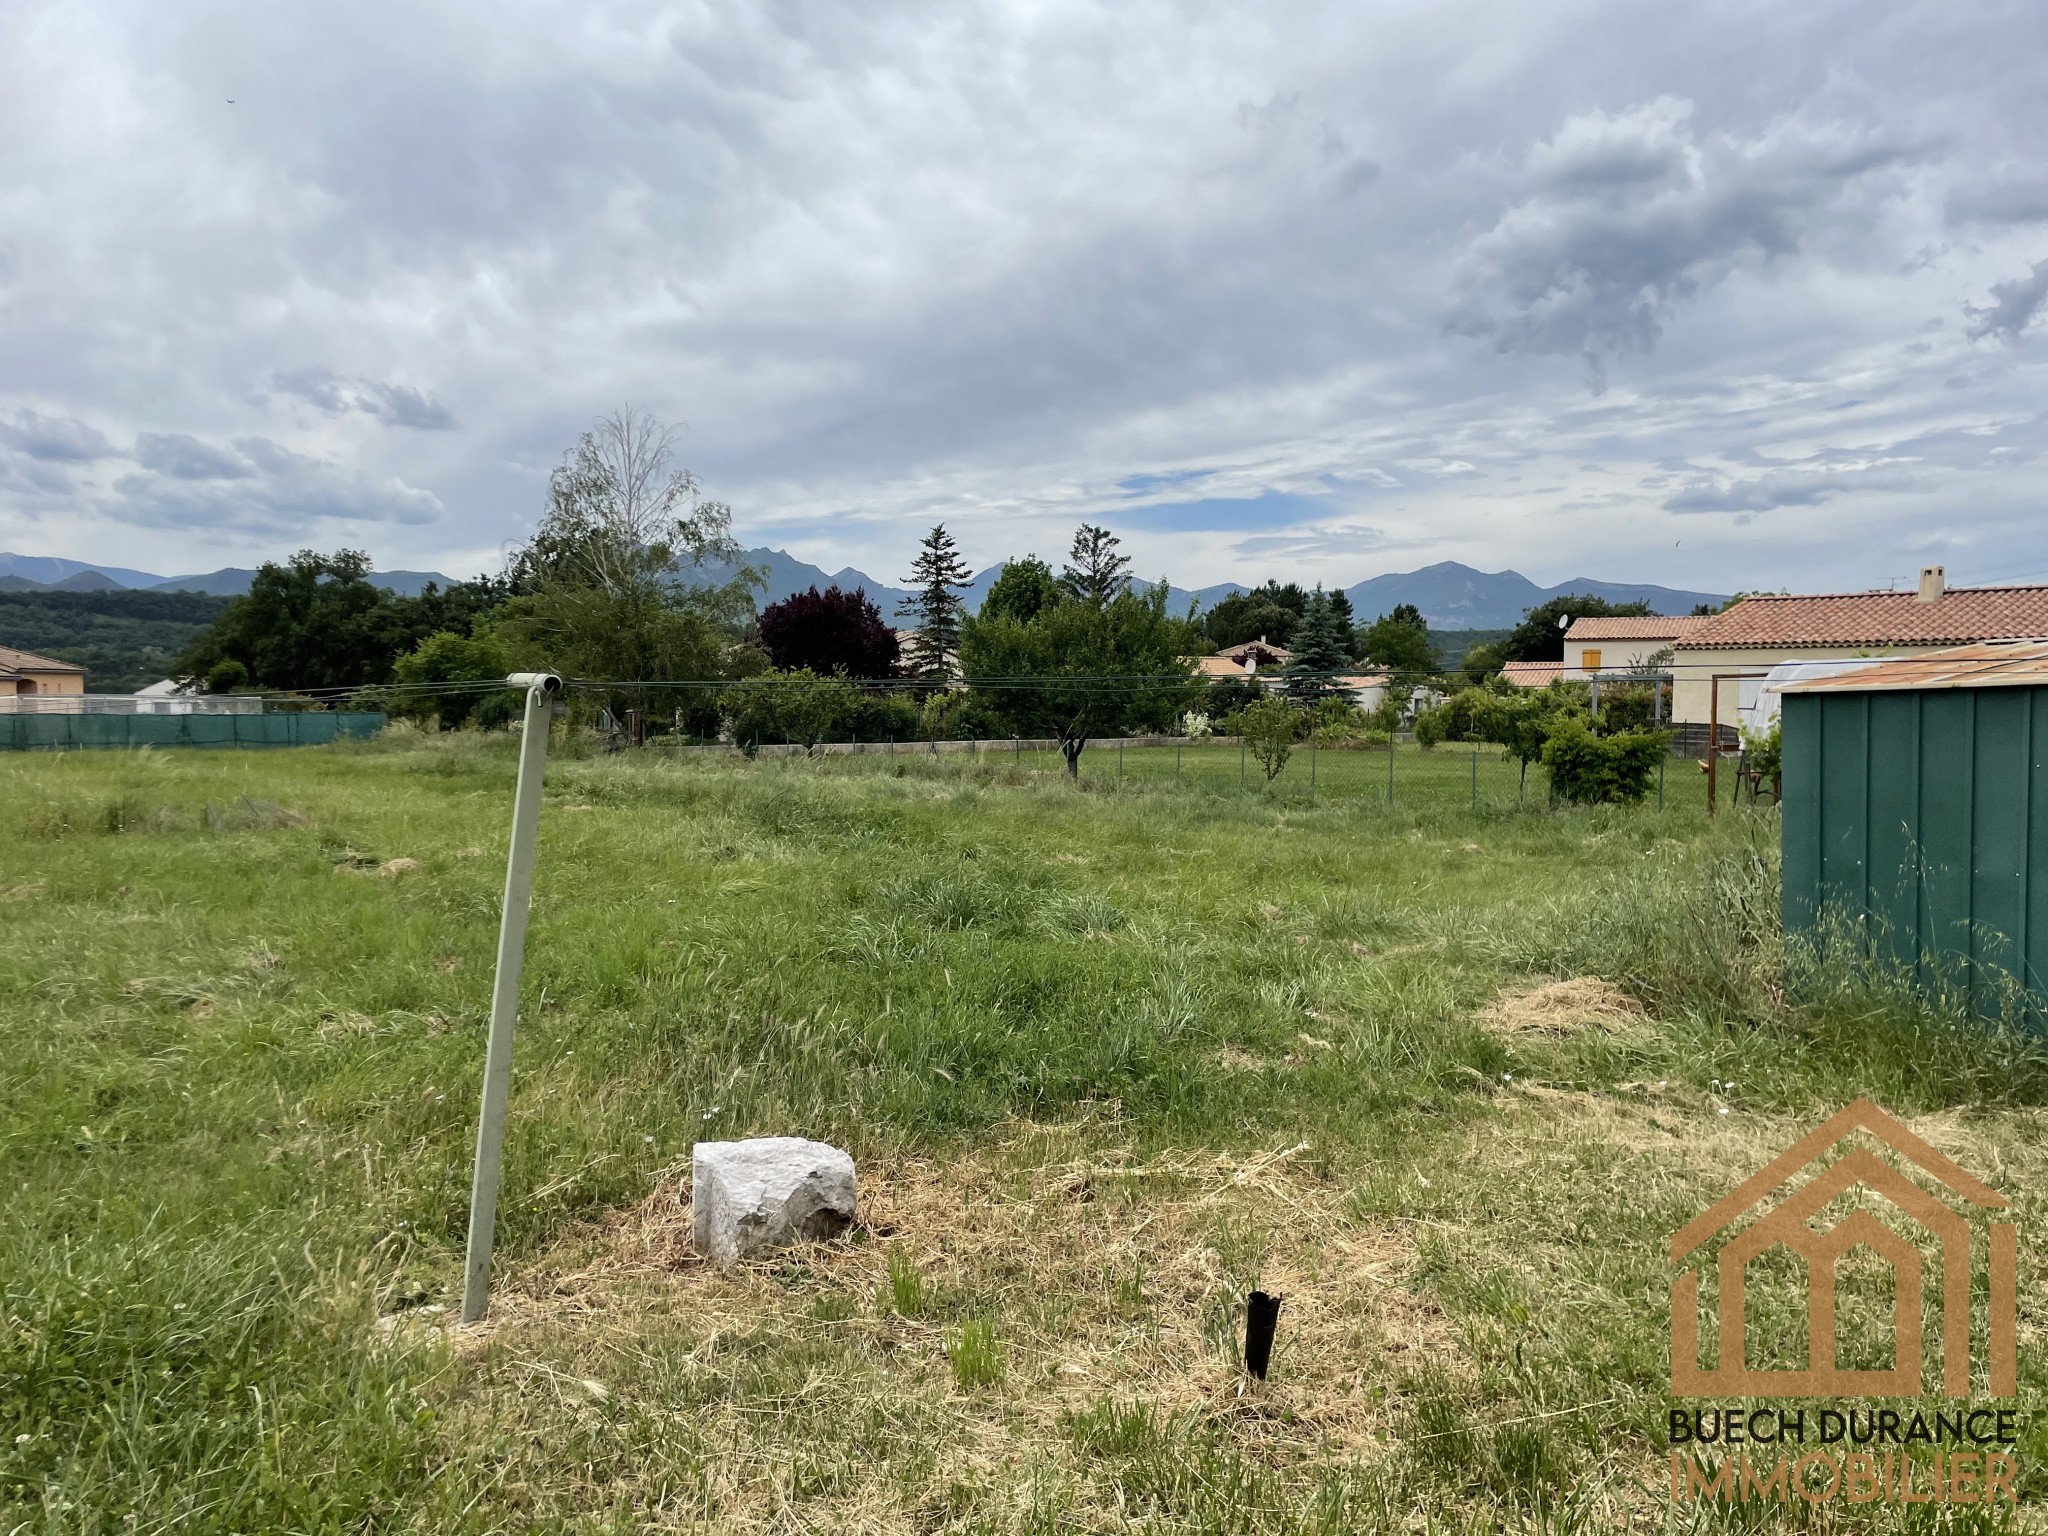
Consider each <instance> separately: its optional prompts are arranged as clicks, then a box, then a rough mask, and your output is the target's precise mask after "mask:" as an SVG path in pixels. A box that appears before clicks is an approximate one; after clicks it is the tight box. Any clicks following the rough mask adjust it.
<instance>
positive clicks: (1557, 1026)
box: [1479, 976, 1649, 1039]
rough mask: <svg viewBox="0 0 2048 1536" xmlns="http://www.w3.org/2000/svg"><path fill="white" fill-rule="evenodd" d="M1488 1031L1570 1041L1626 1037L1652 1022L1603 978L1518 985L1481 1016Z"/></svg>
mask: <svg viewBox="0 0 2048 1536" xmlns="http://www.w3.org/2000/svg"><path fill="white" fill-rule="evenodd" d="M1479 1020H1480V1022H1481V1023H1482V1024H1484V1025H1485V1026H1486V1027H1487V1028H1488V1029H1490V1030H1493V1031H1495V1032H1496V1033H1499V1034H1503V1035H1507V1036H1510V1037H1514V1036H1522V1035H1535V1036H1544V1037H1548V1038H1551V1039H1566V1038H1569V1037H1570V1036H1573V1035H1579V1034H1584V1033H1586V1032H1587V1031H1588V1030H1592V1031H1597V1032H1599V1033H1602V1034H1607V1035H1624V1034H1628V1033H1631V1032H1632V1031H1635V1030H1639V1029H1641V1028H1643V1027H1644V1025H1646V1024H1647V1023H1648V1022H1649V1016H1648V1015H1647V1014H1646V1013H1645V1012H1644V1011H1643V1005H1642V1004H1641V1003H1639V1002H1637V1001H1636V1000H1635V999H1634V998H1633V997H1630V996H1629V995H1628V993H1626V992H1624V991H1623V990H1622V989H1621V988H1620V987H1617V986H1616V985H1615V984H1614V983H1613V982H1611V981H1607V980H1605V979H1603V978H1602V977H1599V976H1573V977H1569V978H1567V979H1566V980H1563V981H1538V982H1534V983H1520V984H1517V985H1515V986H1512V987H1509V988H1507V989H1506V990H1504V991H1503V992H1502V993H1501V994H1500V995H1499V996H1498V997H1496V998H1495V999H1494V1000H1493V1001H1492V1002H1491V1003H1489V1004H1487V1005H1486V1007H1485V1008H1484V1009H1482V1010H1481V1011H1480V1014H1479Z"/></svg>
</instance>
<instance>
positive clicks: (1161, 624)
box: [960, 581, 1199, 774]
mask: <svg viewBox="0 0 2048 1536" xmlns="http://www.w3.org/2000/svg"><path fill="white" fill-rule="evenodd" d="M1195 644H1196V636H1195V633H1194V628H1193V626H1192V625H1191V624H1189V623H1187V622H1186V621H1184V620H1180V619H1174V618H1170V617H1168V616H1167V612H1166V583H1165V582H1163V581H1162V582H1160V583H1159V584H1158V585H1157V586H1155V587H1153V588H1152V589H1151V590H1150V591H1148V592H1145V593H1142V594H1140V593H1138V592H1134V591H1132V590H1130V589H1129V588H1126V589H1125V590H1124V591H1122V592H1120V593H1119V594H1118V595H1117V596H1115V597H1113V598H1111V599H1110V600H1109V601H1108V602H1107V603H1105V604H1103V605H1102V606H1101V607H1099V608H1098V607H1096V606H1095V604H1093V603H1091V602H1080V601H1074V602H1064V603H1056V604H1054V605H1053V606H1052V607H1050V608H1047V609H1045V610H1044V611H1043V612H1041V613H1040V614H1038V616H1037V617H1035V618H1033V619H1030V620H1028V621H1025V620H1019V619H1015V618H1012V617H1010V616H1009V615H1007V614H996V615H993V616H986V617H976V618H973V619H970V620H968V621H967V624H966V626H965V627H964V628H963V630H962V631H961V635H960V662H961V669H962V671H963V672H964V673H965V674H966V676H967V680H968V685H969V687H970V688H972V689H973V690H974V692H975V693H976V694H977V695H978V696H980V697H982V698H984V699H986V701H987V703H988V705H989V706H990V708H991V710H992V711H993V712H994V714H995V715H996V717H997V718H998V719H999V720H1000V721H1001V722H1002V723H1003V724H1004V725H1005V726H1006V727H1007V728H1008V729H1010V730H1012V731H1014V732H1016V733H1017V734H1018V735H1023V736H1039V735H1051V736H1057V737H1058V738H1059V741H1060V748H1061V751H1062V752H1063V753H1064V754H1065V755H1066V760H1067V772H1068V773H1070V774H1078V773H1079V772H1080V762H1081V753H1082V750H1083V749H1084V748H1086V746H1087V745H1088V742H1089V739H1090V738H1091V737H1097V736H1110V735H1123V734H1127V733H1129V732H1131V731H1133V730H1165V729H1168V728H1170V726H1171V725H1172V723H1173V722H1174V721H1175V720H1177V719H1178V718H1179V717H1180V714H1181V712H1182V711H1183V710H1185V709H1187V708H1188V707H1189V706H1190V705H1191V704H1192V703H1193V702H1194V701H1195V699H1196V698H1197V697H1198V696H1199V691H1198V689H1197V687H1196V685H1195V684H1194V683H1193V682H1192V681H1191V680H1190V678H1189V676H1188V672H1189V668H1188V664H1187V662H1186V661H1185V660H1184V658H1185V657H1186V656H1187V655H1189V654H1190V652H1191V650H1192V649H1193V647H1194V645H1195Z"/></svg>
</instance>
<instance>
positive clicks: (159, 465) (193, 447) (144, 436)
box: [135, 432, 256, 480]
mask: <svg viewBox="0 0 2048 1536" xmlns="http://www.w3.org/2000/svg"><path fill="white" fill-rule="evenodd" d="M135 462H136V463H138V464H140V465H141V466H142V467H143V468H144V469H153V470H155V471H156V472H157V473H158V474H160V475H169V476H170V477H171V478H172V479H174V480H247V479H248V478H250V477H251V476H252V475H254V474H255V473H256V471H255V470H253V469H251V468H250V467H249V465H248V464H246V463H245V462H243V461H242V460H241V459H240V458H238V457H236V456H235V455H234V454H232V453H229V452H227V451H226V450H224V449H220V448H216V447H214V446H213V445H212V444H210V443H202V442H201V441H199V439H198V438H196V437H191V436H188V435H187V434H185V433H183V432H143V433H140V434H138V435H137V436H136V439H135Z"/></svg>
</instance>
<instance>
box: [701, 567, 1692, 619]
mask: <svg viewBox="0 0 2048 1536" xmlns="http://www.w3.org/2000/svg"><path fill="white" fill-rule="evenodd" d="M740 558H741V560H742V561H744V562H745V563H746V564H748V565H752V566H754V567H756V568H757V569H760V570H762V571H763V572H765V573H766V576H767V582H766V587H765V590H764V591H762V592H761V593H760V594H759V599H758V600H759V601H760V602H761V603H762V604H763V605H764V606H765V605H766V604H768V603H775V602H780V601H781V600H782V599H783V598H785V597H788V596H789V595H790V594H791V593H794V592H802V591H804V590H805V589H806V588H808V587H813V586H815V587H818V588H820V589H823V588H825V587H831V586H836V587H839V588H840V589H842V590H845V591H850V590H852V589H853V588H856V587H858V588H860V589H861V590H863V591H865V592H866V593H867V595H868V596H869V598H870V599H872V600H873V602H874V604H875V606H876V607H878V608H880V609H881V610H882V615H883V617H884V618H889V617H893V616H895V614H896V610H897V609H898V608H900V607H902V606H903V605H905V604H907V603H908V602H909V601H910V599H911V597H912V595H913V594H912V593H911V592H910V591H909V590H908V589H907V588H904V587H898V586H893V585H891V584H889V583H887V582H881V581H876V580H875V579H874V578H873V577H872V576H869V575H867V574H866V573H864V572H862V571H857V570H854V569H853V568H852V567H850V566H849V567H847V568H846V569H844V570H839V571H832V572H827V571H824V570H821V569H820V568H819V567H817V566H815V565H810V564H807V563H806V562H804V561H802V560H799V559H797V558H796V557H795V556H793V555H791V554H789V553H788V552H787V551H785V550H780V549H750V550H747V551H745V552H744V553H743V554H742V555H741V556H740ZM730 573H731V569H730V567H725V568H721V569H706V571H705V574H706V576H708V577H709V578H711V579H712V580H722V579H724V578H725V577H726V576H728V575H730ZM1002 573H1003V563H1000V562H999V563H998V564H995V565H992V566H990V567H988V569H986V570H983V571H979V572H977V573H976V574H975V577H974V579H973V580H972V581H971V582H969V583H968V585H967V587H966V589H965V591H963V592H962V594H961V600H962V601H963V602H964V603H965V604H966V606H967V608H968V609H969V611H974V610H976V609H979V608H980V607H981V600H982V599H983V598H984V597H986V596H987V595H988V589H989V588H990V587H991V586H993V585H994V584H995V580H996V578H997V577H998V576H1000V575H1001V574H1002ZM1248 590H1250V589H1249V588H1247V587H1246V586H1244V585H1243V584H1242V583H1241V582H1235V581H1225V582H1218V583H1217V584H1216V585H1215V586H1210V587H1198V588H1194V589H1192V590H1190V589H1188V588H1186V587H1176V586H1173V585H1171V584H1170V583H1169V584H1168V586H1167V589H1166V606H1167V607H1168V609H1169V610H1171V611H1172V612H1174V613H1185V612H1186V611H1187V609H1188V606H1189V604H1193V605H1194V606H1195V607H1196V608H1197V609H1198V610H1206V609H1208V608H1211V607H1213V606H1215V605H1216V604H1217V603H1219V602H1221V601H1222V600H1223V599H1224V598H1226V597H1229V596H1230V595H1231V594H1232V593H1235V592H1244V591H1248ZM1344 594H1345V596H1347V597H1349V598H1350V599H1351V609H1352V614H1353V616H1354V617H1355V618H1356V619H1357V621H1358V622H1359V623H1361V624H1369V623H1371V622H1372V621H1373V620H1374V619H1376V618H1379V617H1380V616H1381V615H1382V614H1385V613H1388V612H1391V611H1392V610H1393V609H1394V608H1395V607H1396V606H1397V605H1398V604H1401V603H1412V604H1414V605H1415V607H1417V608H1418V609H1420V610H1421V612H1422V616H1423V618H1424V619H1426V620H1427V621H1428V623H1429V627H1430V628H1431V629H1512V628H1513V627H1514V626H1515V625H1517V624H1519V623H1520V622H1521V621H1522V613H1523V611H1524V610H1525V609H1528V608H1533V607H1535V606H1536V605H1537V604H1538V603H1544V602H1548V601H1549V600H1550V599H1551V598H1553V597H1563V596H1565V595H1566V594H1571V595H1573V596H1582V597H1601V598H1605V599H1607V601H1609V602H1612V603H1634V602H1644V603H1648V604H1649V605H1650V609H1651V611H1652V612H1654V613H1663V614H1683V613H1690V612H1691V611H1692V610H1693V609H1694V608H1695V607H1697V606H1698V605H1699V604H1701V603H1707V604H1711V605H1713V606H1714V607H1717V608H1718V607H1719V606H1720V605H1721V604H1722V603H1725V602H1726V601H1727V600H1728V599H1727V596H1726V594H1724V593H1716V592H1688V591H1683V590H1680V589H1678V588H1675V587H1659V586H1651V585H1647V584H1645V583H1642V582H1626V581H1600V580H1597V579H1595V578H1594V577H1591V576H1575V577H1573V578H1572V579H1571V580H1570V581H1561V582H1559V583H1558V584H1557V585H1556V586H1553V587H1541V586H1538V585H1537V584H1536V583H1535V582H1533V581H1531V580H1530V579H1529V578H1528V577H1526V576H1524V575H1522V574H1521V572H1519V571H1480V570H1474V569H1473V568H1472V567H1471V566H1469V565H1460V564H1459V563H1458V562H1457V561H1455V560H1445V561H1442V562H1440V563H1439V564H1436V565H1427V566H1424V567H1423V568H1422V569H1421V570H1419V571H1397V572H1390V573H1388V574H1387V575H1384V576H1373V577H1370V578H1368V579H1367V580H1365V581H1361V582H1357V583H1355V584H1354V585H1352V586H1348V587H1346V588H1344Z"/></svg>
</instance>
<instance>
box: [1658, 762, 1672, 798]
mask: <svg viewBox="0 0 2048 1536" xmlns="http://www.w3.org/2000/svg"><path fill="white" fill-rule="evenodd" d="M1670 761H1671V754H1670V753H1669V752H1666V753H1665V754H1664V755H1663V756H1662V757H1660V758H1658V759H1657V809H1658V810H1660V811H1661V810H1663V809H1664V768H1665V765H1666V764H1668V763H1669V762H1670Z"/></svg>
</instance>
